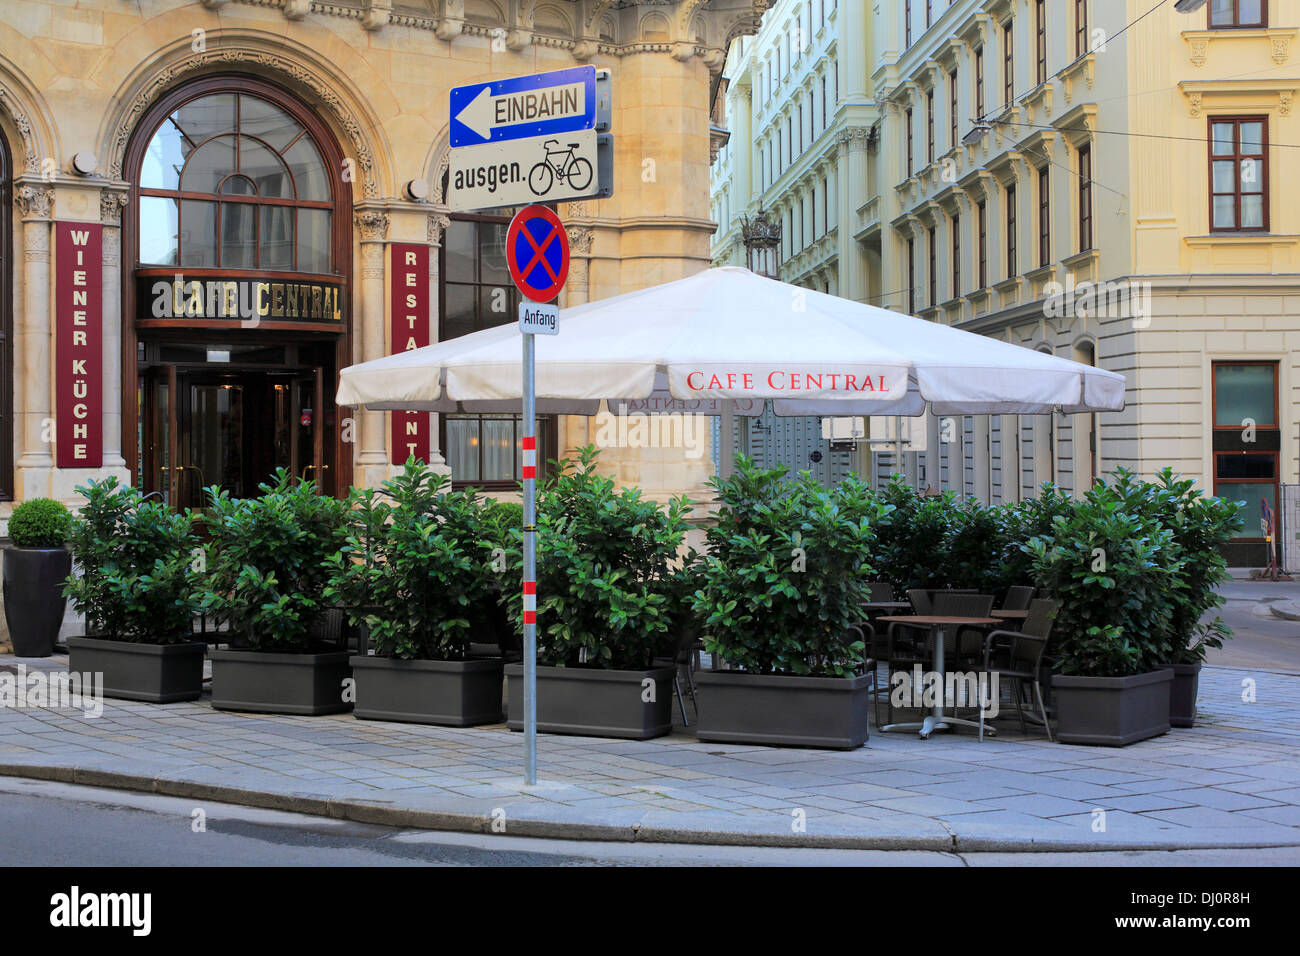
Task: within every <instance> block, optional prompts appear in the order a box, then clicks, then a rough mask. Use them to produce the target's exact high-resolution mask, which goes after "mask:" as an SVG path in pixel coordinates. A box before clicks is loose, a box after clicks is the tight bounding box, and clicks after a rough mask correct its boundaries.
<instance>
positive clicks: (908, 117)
mask: <svg viewBox="0 0 1300 956" xmlns="http://www.w3.org/2000/svg"><path fill="white" fill-rule="evenodd" d="M903 115H904V116H905V117H906V126H907V137H906V138H907V175H908V177H909V178H910V177H911V175H912V171H913V169H914V166H915V164H914V163H913V157H912V137H913V132H912V111H911V110H910V109H909V110H907V112H906V113H904V114H903Z"/></svg>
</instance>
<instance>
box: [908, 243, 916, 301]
mask: <svg viewBox="0 0 1300 956" xmlns="http://www.w3.org/2000/svg"><path fill="white" fill-rule="evenodd" d="M907 314H908V315H916V240H915V239H908V240H907Z"/></svg>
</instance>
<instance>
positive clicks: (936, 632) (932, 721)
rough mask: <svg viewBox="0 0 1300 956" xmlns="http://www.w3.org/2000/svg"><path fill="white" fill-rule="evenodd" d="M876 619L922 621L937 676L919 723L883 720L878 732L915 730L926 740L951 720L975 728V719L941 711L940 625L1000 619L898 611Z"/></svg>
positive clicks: (976, 624) (950, 724)
mask: <svg viewBox="0 0 1300 956" xmlns="http://www.w3.org/2000/svg"><path fill="white" fill-rule="evenodd" d="M878 620H879V621H880V623H882V624H896V623H904V624H921V625H925V626H926V627H928V628H929V629H930V643H931V645H932V646H933V647H934V670H935V673H936V674H938V679H939V687H938V690H939V693H938V695H937V698H938V699H937V700H936V701H935V704H934V707H933V708H932V709H931V711H930V716H929V717H926V718H925V719H924V720H923V721H920V722H919V723H918V722H915V721H909V722H907V723H902V724H886V725H885V726H884V727H881V728H880V731H881V733H895V732H897V731H902V730H915V731H917V732H918V733H919V734H920V737H921V739H922V740H926V739H928V738H929V736H930V735H931V734H933V733H936V732H938V731H941V730H951V729H952V727H953V725H954V724H962V725H964V726H966V727H973V728H975V729H976V730H978V729H979V723H978V722H977V721H974V720H966V719H964V718H961V717H952V716H949V715H948V714H945V713H944V710H943V703H944V701H943V698H944V693H943V691H944V673H943V629H944V628H945V627H985V626H988V625H990V624H1001V623H1002V621H1001V620H1000V619H998V618H996V617H959V616H953V615H945V614H917V615H898V616H893V617H882V618H878ZM914 692H915V690H914ZM978 703H979V701H976V704H978Z"/></svg>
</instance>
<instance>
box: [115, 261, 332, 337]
mask: <svg viewBox="0 0 1300 956" xmlns="http://www.w3.org/2000/svg"><path fill="white" fill-rule="evenodd" d="M136 301H137V302H138V303H139V304H140V309H139V311H138V316H139V318H140V319H141V320H142V321H148V320H150V319H191V320H204V319H211V320H215V321H220V320H226V321H229V320H235V319H237V320H239V322H240V324H241V325H243V326H244V327H245V328H254V327H256V326H257V325H259V324H261V323H262V322H310V323H314V324H329V325H335V324H337V325H339V326H342V324H343V316H344V309H345V308H346V307H347V304H346V294H345V292H344V287H343V283H342V282H341V281H338V280H330V279H320V278H316V277H311V278H295V277H284V278H280V277H275V276H268V275H267V274H266V273H257V274H255V275H247V276H239V275H232V274H231V273H230V272H229V270H225V269H223V270H220V271H207V272H204V271H193V272H184V273H171V274H168V275H160V274H154V275H146V274H141V273H137V275H136Z"/></svg>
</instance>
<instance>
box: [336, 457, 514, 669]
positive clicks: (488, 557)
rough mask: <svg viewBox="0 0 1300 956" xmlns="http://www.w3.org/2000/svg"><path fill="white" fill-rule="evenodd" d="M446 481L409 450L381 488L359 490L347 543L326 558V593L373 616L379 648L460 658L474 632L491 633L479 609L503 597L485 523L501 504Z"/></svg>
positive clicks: (356, 617) (384, 652) (356, 618)
mask: <svg viewBox="0 0 1300 956" xmlns="http://www.w3.org/2000/svg"><path fill="white" fill-rule="evenodd" d="M449 484H450V481H449V479H448V478H447V477H446V476H445V475H441V474H438V473H436V472H432V471H430V470H429V469H428V467H427V466H426V465H424V464H423V463H422V462H416V461H415V460H414V459H411V460H410V461H408V462H407V463H406V466H405V467H404V468H403V470H402V473H401V474H400V475H397V476H396V477H394V478H392V479H391V480H389V481H386V482H385V483H384V485H383V490H382V491H376V490H375V489H367V490H365V491H363V492H359V493H358V494H357V496H356V498H355V507H354V508H353V510H352V512H351V514H350V515H349V516H348V520H347V525H346V537H345V539H344V543H343V546H342V548H341V550H340V551H338V552H337V553H335V554H333V555H330V556H329V557H328V558H327V559H326V560H327V562H328V564H329V567H330V581H329V584H328V586H327V587H326V589H325V596H326V597H327V598H330V599H334V600H338V601H340V603H342V604H343V605H344V606H346V607H347V608H348V615H349V617H350V618H351V620H352V622H353V623H354V624H360V623H363V622H364V623H365V624H366V625H367V626H368V628H369V631H370V640H371V643H372V644H373V646H374V648H375V653H376V654H378V655H379V656H381V657H396V658H401V659H403V660H446V661H454V660H464V659H465V657H466V655H467V653H468V651H469V644H470V641H471V640H472V639H473V638H474V637H475V636H476V633H478V634H480V636H479V639H480V640H485V638H484V637H482V636H481V628H482V627H483V624H482V621H483V620H484V619H485V616H484V614H483V611H484V608H485V607H487V606H489V605H492V606H495V605H496V602H497V591H496V590H495V589H494V587H493V578H494V577H495V575H493V573H492V569H491V563H492V548H493V539H492V537H491V535H490V534H489V525H490V523H491V522H492V520H494V519H498V520H499V510H498V509H493V508H491V507H490V506H489V505H488V503H487V502H485V501H484V500H483V499H480V498H478V497H477V496H476V495H475V494H474V493H473V492H453V491H450V490H449V488H448V486H449ZM388 499H391V500H388ZM507 510H508V509H507ZM476 623H478V624H479V628H478V629H477V630H476V627H475V624H476Z"/></svg>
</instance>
